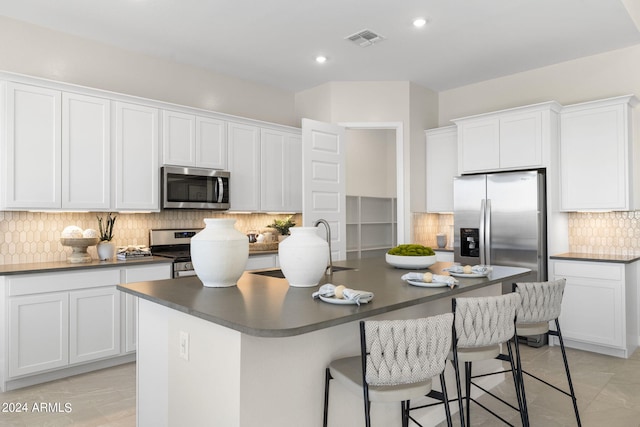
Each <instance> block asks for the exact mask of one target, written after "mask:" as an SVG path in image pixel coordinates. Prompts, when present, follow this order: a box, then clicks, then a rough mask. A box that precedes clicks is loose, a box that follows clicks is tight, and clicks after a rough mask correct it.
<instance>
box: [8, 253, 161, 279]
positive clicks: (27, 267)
mask: <svg viewBox="0 0 640 427" xmlns="http://www.w3.org/2000/svg"><path fill="white" fill-rule="evenodd" d="M171 262H172V260H171V259H169V258H163V257H157V256H150V257H144V258H135V259H128V260H126V261H120V260H110V261H98V260H97V259H96V260H93V261H91V262H87V263H78V264H71V263H69V262H66V261H55V262H30V263H24V264H6V265H0V276H9V275H14V274H30V273H51V272H57V271H74V270H84V269H88V268H110V267H122V266H127V265H144V264H167V263H171Z"/></svg>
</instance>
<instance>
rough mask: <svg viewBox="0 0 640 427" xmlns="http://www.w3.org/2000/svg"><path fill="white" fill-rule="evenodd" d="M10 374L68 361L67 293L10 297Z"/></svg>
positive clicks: (44, 367) (64, 364)
mask: <svg viewBox="0 0 640 427" xmlns="http://www.w3.org/2000/svg"><path fill="white" fill-rule="evenodd" d="M8 306H9V319H8V321H9V330H8V333H9V343H8V344H9V346H8V351H9V354H8V359H9V377H17V376H21V375H27V374H32V373H34V372H40V371H45V370H48V369H54V368H60V367H63V366H66V365H67V364H68V363H69V329H68V327H67V325H68V323H69V297H68V295H67V294H66V293H47V294H40V295H27V296H19V297H15V298H12V299H10V300H9V304H8Z"/></svg>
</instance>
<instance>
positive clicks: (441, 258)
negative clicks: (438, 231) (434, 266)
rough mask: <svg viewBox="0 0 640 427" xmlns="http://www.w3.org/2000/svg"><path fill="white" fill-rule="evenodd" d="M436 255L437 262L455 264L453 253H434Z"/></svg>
mask: <svg viewBox="0 0 640 427" xmlns="http://www.w3.org/2000/svg"><path fill="white" fill-rule="evenodd" d="M434 252H435V253H436V261H438V262H453V252H450V251H438V250H436V251H434Z"/></svg>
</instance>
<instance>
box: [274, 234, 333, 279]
mask: <svg viewBox="0 0 640 427" xmlns="http://www.w3.org/2000/svg"><path fill="white" fill-rule="evenodd" d="M289 231H290V233H291V235H290V236H289V237H287V238H286V239H284V240H283V241H282V242H280V244H279V245H278V257H279V260H280V268H281V269H282V274H284V277H285V278H286V279H287V281H288V282H289V285H290V286H296V287H312V286H317V285H318V283H319V282H320V279H321V278H322V275H323V274H324V272H325V270H326V268H327V261H329V244H328V243H327V242H326V241H325V240H324V239H322V238H321V237H320V236H319V235H318V229H317V228H316V227H293V228H290V229H289Z"/></svg>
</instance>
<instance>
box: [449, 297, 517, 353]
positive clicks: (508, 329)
mask: <svg viewBox="0 0 640 427" xmlns="http://www.w3.org/2000/svg"><path fill="white" fill-rule="evenodd" d="M454 304H455V332H456V339H457V347H458V348H473V347H486V346H490V345H494V344H501V343H504V342H507V341H509V340H510V339H511V338H512V337H513V335H514V334H515V322H514V320H515V317H516V310H517V309H518V307H519V306H520V295H519V294H517V293H515V292H514V293H510V294H506V295H500V296H492V297H473V298H456V299H455V303H454Z"/></svg>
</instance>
